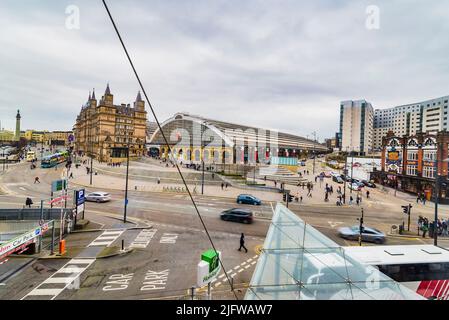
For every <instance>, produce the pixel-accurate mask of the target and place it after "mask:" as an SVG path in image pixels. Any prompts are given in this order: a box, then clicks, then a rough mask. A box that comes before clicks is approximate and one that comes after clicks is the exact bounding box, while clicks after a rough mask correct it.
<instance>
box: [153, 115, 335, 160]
mask: <svg viewBox="0 0 449 320" xmlns="http://www.w3.org/2000/svg"><path fill="white" fill-rule="evenodd" d="M161 127H162V132H161V130H159V128H157V129H156V130H155V131H154V132H153V133H152V135H151V136H150V137H149V144H148V145H147V148H148V149H149V153H150V155H152V156H158V157H161V158H162V159H164V158H165V159H167V158H171V156H172V155H171V154H170V148H171V151H172V152H173V158H174V159H176V161H178V162H182V163H186V164H200V163H202V161H204V162H205V163H208V164H212V163H213V164H218V165H219V164H244V165H245V164H256V163H261V164H267V163H270V162H273V161H280V162H286V163H278V164H281V165H282V164H285V165H289V164H291V165H293V164H294V165H297V160H298V159H300V158H303V157H307V156H308V155H309V154H312V153H315V154H320V153H325V152H327V151H328V149H327V148H326V146H325V145H323V144H320V143H317V142H315V141H313V140H309V139H306V138H303V137H300V136H296V135H293V134H288V133H283V132H278V131H273V130H268V129H263V128H257V127H250V126H245V125H239V124H234V123H229V122H223V121H217V120H212V119H207V118H204V117H200V116H196V115H191V114H188V113H177V114H175V115H174V116H173V117H171V118H169V119H167V120H166V121H164V122H163V123H162V124H161ZM162 133H163V134H164V135H165V137H166V138H167V140H168V145H169V146H170V148H169V147H168V146H167V144H166V143H165V140H164V137H163V135H162Z"/></svg>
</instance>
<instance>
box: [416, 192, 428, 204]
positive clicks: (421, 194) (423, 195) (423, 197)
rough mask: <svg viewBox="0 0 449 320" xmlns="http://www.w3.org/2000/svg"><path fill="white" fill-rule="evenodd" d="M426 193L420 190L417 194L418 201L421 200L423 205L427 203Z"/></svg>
mask: <svg viewBox="0 0 449 320" xmlns="http://www.w3.org/2000/svg"><path fill="white" fill-rule="evenodd" d="M426 200H427V199H426V195H425V194H424V193H421V192H419V193H418V195H417V196H416V203H419V202H421V203H422V204H423V205H426Z"/></svg>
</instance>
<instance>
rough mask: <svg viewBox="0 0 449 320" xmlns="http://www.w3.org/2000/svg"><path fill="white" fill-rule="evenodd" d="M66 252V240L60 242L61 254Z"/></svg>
mask: <svg viewBox="0 0 449 320" xmlns="http://www.w3.org/2000/svg"><path fill="white" fill-rule="evenodd" d="M65 252H66V251H65V240H61V241H59V254H61V255H62V254H64V253H65Z"/></svg>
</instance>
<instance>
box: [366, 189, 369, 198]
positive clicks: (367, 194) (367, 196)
mask: <svg viewBox="0 0 449 320" xmlns="http://www.w3.org/2000/svg"><path fill="white" fill-rule="evenodd" d="M366 198H367V199H369V190H366Z"/></svg>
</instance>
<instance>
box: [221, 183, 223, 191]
mask: <svg viewBox="0 0 449 320" xmlns="http://www.w3.org/2000/svg"><path fill="white" fill-rule="evenodd" d="M223 187H224V183H223V182H222V183H221V190H223Z"/></svg>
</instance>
